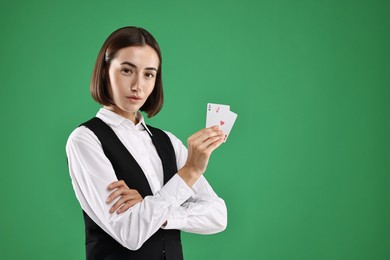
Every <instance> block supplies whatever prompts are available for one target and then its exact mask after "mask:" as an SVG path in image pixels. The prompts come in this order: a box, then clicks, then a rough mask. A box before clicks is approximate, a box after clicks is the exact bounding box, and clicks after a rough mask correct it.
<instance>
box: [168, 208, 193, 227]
mask: <svg viewBox="0 0 390 260" xmlns="http://www.w3.org/2000/svg"><path fill="white" fill-rule="evenodd" d="M187 214H188V213H187V211H186V210H185V208H183V207H180V208H177V209H176V210H175V211H173V212H172V213H171V215H170V216H169V218H168V219H167V224H166V225H165V226H163V227H162V228H163V229H179V230H180V229H183V228H184V227H185V226H186V225H187V221H188V219H187Z"/></svg>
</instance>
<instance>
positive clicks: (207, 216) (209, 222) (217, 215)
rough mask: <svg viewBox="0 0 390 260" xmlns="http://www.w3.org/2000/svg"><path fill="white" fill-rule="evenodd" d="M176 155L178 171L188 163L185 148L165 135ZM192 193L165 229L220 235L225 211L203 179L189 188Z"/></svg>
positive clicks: (170, 136)
mask: <svg viewBox="0 0 390 260" xmlns="http://www.w3.org/2000/svg"><path fill="white" fill-rule="evenodd" d="M166 133H167V134H168V136H169V138H170V139H171V142H172V145H173V147H174V150H175V153H176V160H177V166H178V167H177V168H178V169H181V168H182V167H183V166H184V164H185V162H186V160H187V155H188V152H187V148H186V147H185V146H184V145H183V143H182V142H181V141H180V140H179V139H178V138H176V137H175V136H174V135H173V134H171V133H169V132H166ZM192 191H193V194H192V195H191V197H189V198H188V199H187V200H186V202H184V203H183V204H182V205H181V206H180V207H178V208H175V209H174V210H172V212H171V213H170V214H169V216H168V219H167V224H166V225H165V226H164V227H163V228H164V229H180V230H182V231H186V232H191V233H198V234H212V233H217V232H221V231H223V230H225V229H226V226H227V208H226V204H225V202H224V200H223V199H221V198H220V197H218V195H217V194H216V193H215V192H214V190H213V189H212V187H211V186H210V184H209V183H208V181H207V180H206V178H205V177H204V176H201V177H200V178H199V180H198V181H197V182H196V183H195V184H194V185H193V187H192Z"/></svg>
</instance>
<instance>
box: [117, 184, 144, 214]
mask: <svg viewBox="0 0 390 260" xmlns="http://www.w3.org/2000/svg"><path fill="white" fill-rule="evenodd" d="M141 201H142V197H141V195H140V194H139V193H138V192H137V191H136V190H129V193H128V194H126V195H123V196H122V197H120V199H119V200H118V201H117V202H115V204H114V205H113V206H112V207H111V209H110V213H114V212H115V211H117V213H118V214H119V213H122V212H125V211H126V210H128V209H129V208H131V207H132V206H134V205H135V204H137V203H138V202H141Z"/></svg>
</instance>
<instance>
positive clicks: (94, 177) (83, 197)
mask: <svg viewBox="0 0 390 260" xmlns="http://www.w3.org/2000/svg"><path fill="white" fill-rule="evenodd" d="M66 154H67V157H68V166H69V173H70V177H71V180H72V185H73V189H74V191H75V193H76V197H77V199H78V201H79V203H80V205H81V207H82V209H83V210H84V211H85V212H86V213H87V214H88V216H89V217H90V218H91V219H92V220H93V221H94V222H95V223H96V224H98V225H99V226H100V227H101V228H102V229H103V230H104V231H105V232H107V233H108V234H109V235H110V236H112V237H113V238H114V239H115V240H116V241H118V242H119V243H120V244H122V245H123V246H124V247H126V248H128V249H130V250H137V249H139V248H140V247H141V246H142V244H143V243H144V242H145V241H146V240H147V239H148V238H149V237H151V236H152V235H153V234H154V233H155V232H156V231H157V230H158V229H159V228H160V227H161V226H162V225H163V224H164V223H165V221H166V220H167V219H168V217H169V216H171V215H172V214H173V212H174V211H175V210H177V209H179V208H180V209H181V208H185V207H184V206H183V205H184V204H185V202H186V201H187V200H188V199H190V198H191V197H192V196H193V195H194V191H193V190H192V189H191V188H189V187H188V186H187V184H186V183H185V182H184V181H183V180H182V179H181V178H180V177H179V176H178V175H177V174H176V175H175V176H174V177H173V178H171V180H170V181H169V182H167V183H166V184H165V185H164V186H163V187H162V188H161V190H160V191H158V192H157V193H156V194H155V195H153V196H147V197H145V198H144V199H143V201H142V202H140V203H137V204H136V205H134V206H133V207H131V208H130V209H128V210H127V211H126V212H124V213H122V214H117V213H110V212H109V210H110V208H111V207H112V205H113V204H114V203H115V201H114V202H112V203H106V202H105V201H106V199H107V197H108V195H109V194H110V193H111V192H110V191H109V190H108V189H107V186H108V184H110V183H112V182H114V181H117V178H116V175H115V172H114V169H113V167H112V165H111V162H110V161H109V160H108V158H107V157H106V156H105V154H104V152H103V149H102V147H101V143H100V141H99V140H98V138H97V137H96V136H95V134H94V133H93V132H92V131H91V130H89V129H88V128H86V127H84V126H81V127H79V128H77V129H76V130H74V131H73V133H72V134H71V135H70V137H69V139H68V141H67V144H66ZM130 234H131V235H130Z"/></svg>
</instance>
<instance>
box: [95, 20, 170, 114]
mask: <svg viewBox="0 0 390 260" xmlns="http://www.w3.org/2000/svg"><path fill="white" fill-rule="evenodd" d="M145 45H148V46H150V47H152V48H153V49H154V50H155V51H156V53H157V55H158V58H159V59H160V64H159V67H158V70H157V75H156V83H155V85H154V89H153V91H152V93H151V94H150V96H149V97H148V99H147V100H146V102H145V104H144V105H143V106H142V107H141V108H140V110H141V111H144V112H146V113H147V114H148V117H153V116H155V115H156V114H157V113H158V112H160V110H161V108H162V106H163V103H164V93H163V84H162V75H161V65H162V59H161V51H160V47H159V46H158V43H157V41H156V40H155V39H154V37H153V36H152V35H151V34H150V33H149V32H148V31H146V30H145V29H142V28H138V27H133V26H128V27H123V28H120V29H118V30H116V31H114V32H113V33H112V34H111V35H110V36H109V37H108V38H107V39H106V41H105V42H104V44H103V46H102V48H101V49H100V51H99V54H98V57H97V59H96V63H95V67H94V69H93V73H92V79H91V86H90V91H91V95H92V97H93V99H95V100H96V101H97V102H98V103H100V104H102V105H104V106H108V105H115V104H114V102H113V100H112V97H111V96H110V94H109V93H110V92H109V90H108V87H109V84H110V82H109V81H110V79H109V76H108V69H109V67H110V63H111V61H112V60H113V59H114V58H115V57H116V55H117V53H118V51H120V50H121V49H123V48H126V47H131V46H145Z"/></svg>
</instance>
